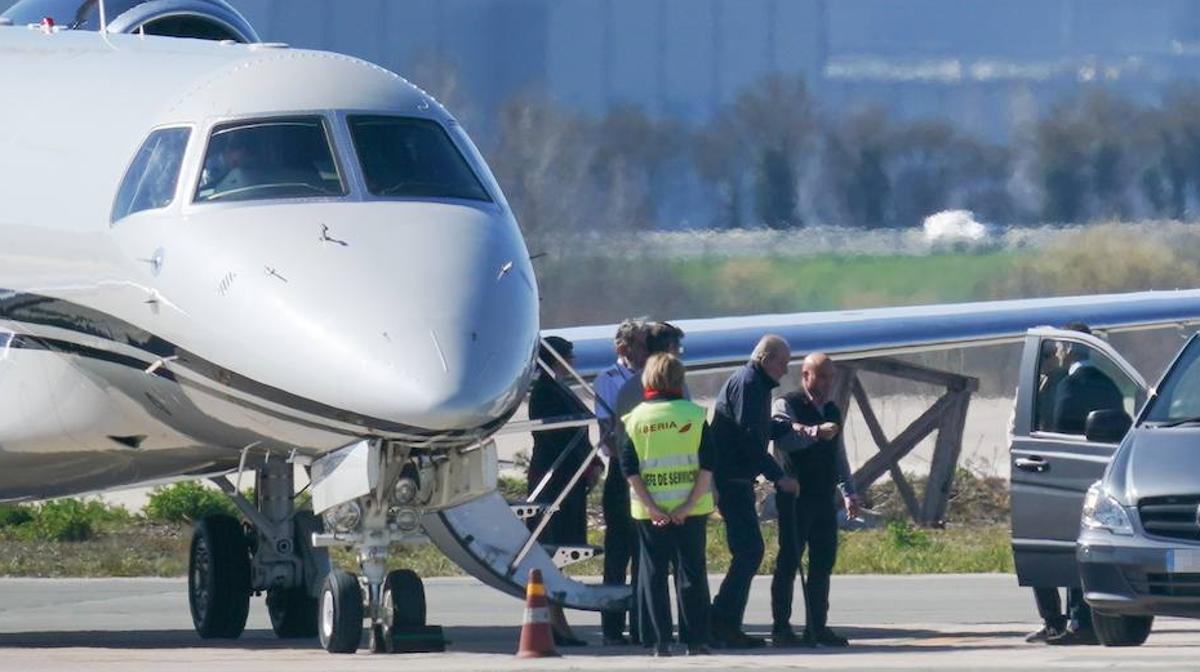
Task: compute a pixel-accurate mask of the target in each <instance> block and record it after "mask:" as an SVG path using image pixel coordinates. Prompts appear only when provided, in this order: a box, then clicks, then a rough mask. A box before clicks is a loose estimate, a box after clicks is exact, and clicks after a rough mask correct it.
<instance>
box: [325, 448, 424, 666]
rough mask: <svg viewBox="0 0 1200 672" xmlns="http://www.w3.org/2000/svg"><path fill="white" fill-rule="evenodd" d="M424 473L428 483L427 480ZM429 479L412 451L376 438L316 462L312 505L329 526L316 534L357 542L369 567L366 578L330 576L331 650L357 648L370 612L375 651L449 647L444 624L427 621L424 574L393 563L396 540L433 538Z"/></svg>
mask: <svg viewBox="0 0 1200 672" xmlns="http://www.w3.org/2000/svg"><path fill="white" fill-rule="evenodd" d="M325 459H328V460H329V461H328V462H325V461H324V460H325ZM422 480H424V481H425V482H426V485H427V487H425V488H422V487H421V486H420V482H421V481H422ZM429 480H431V479H430V478H428V477H426V478H425V479H422V478H421V477H420V475H419V473H418V469H417V467H416V466H415V465H414V463H413V462H412V461H410V460H409V459H408V452H407V451H406V450H404V449H403V448H401V447H396V446H390V445H381V444H379V443H376V442H363V443H361V444H358V445H356V446H352V447H350V448H348V449H346V450H345V451H344V452H341V453H337V454H335V455H332V456H330V457H329V458H323V459H322V460H320V461H318V462H317V463H314V464H313V506H314V507H315V508H316V509H317V510H318V511H322V512H323V516H324V518H325V522H326V527H327V528H328V529H329V530H330V532H327V533H324V534H317V535H314V537H313V541H314V543H315V544H316V545H317V546H321V547H325V546H351V547H354V548H356V549H357V550H358V562H359V567H360V569H361V571H362V576H361V578H360V577H356V576H354V575H353V574H349V573H346V572H340V573H334V574H331V575H330V576H329V577H328V578H327V579H326V581H325V585H324V587H323V589H322V594H321V626H320V636H321V644H322V645H323V646H324V647H325V648H326V650H328V651H330V652H331V653H351V652H353V651H354V650H355V649H356V648H357V646H358V642H359V640H360V639H361V637H362V630H363V627H364V625H363V619H364V617H365V619H366V621H367V624H366V628H367V634H368V641H367V645H368V648H369V649H370V650H371V651H372V652H374V653H393V652H411V651H441V650H443V648H444V643H443V640H442V636H441V629H440V628H431V627H427V626H426V624H425V589H424V586H423V585H422V583H421V579H420V577H418V576H417V575H416V573H415V572H412V571H410V570H394V571H392V572H388V570H387V558H388V547H389V546H390V545H391V544H393V543H424V542H425V541H426V538H425V535H424V534H423V533H422V531H421V522H420V518H421V517H420V512H419V507H420V506H421V505H423V503H424V502H425V501H426V500H427V499H428V496H429V493H430V487H429V486H430V485H431V484H429V483H428V481H429ZM352 586H353V587H354V590H351V587H352ZM356 591H357V593H356ZM354 594H357V595H358V599H357V600H355V599H354V598H353V595H354ZM350 642H353V645H351V644H350Z"/></svg>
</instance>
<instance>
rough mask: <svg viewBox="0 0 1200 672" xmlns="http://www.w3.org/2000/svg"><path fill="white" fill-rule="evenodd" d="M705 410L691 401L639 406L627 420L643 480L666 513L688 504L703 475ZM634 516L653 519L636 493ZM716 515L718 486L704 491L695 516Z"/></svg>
mask: <svg viewBox="0 0 1200 672" xmlns="http://www.w3.org/2000/svg"><path fill="white" fill-rule="evenodd" d="M705 415H706V414H705V411H704V408H702V407H700V406H698V405H696V404H693V403H692V402H690V401H687V400H685V399H675V400H672V401H660V402H649V403H645V402H644V403H642V404H640V405H638V407H637V408H635V409H633V411H631V412H630V413H629V414H628V415H626V416H625V417H623V418H621V421H622V422H623V423H624V425H625V432H626V433H627V434H628V436H629V438H630V439H631V440H632V441H633V449H634V452H636V453H637V457H638V464H639V467H640V474H641V476H642V480H643V481H645V483H646V489H647V490H649V491H650V496H651V497H653V498H654V503H655V504H657V505H658V508H660V509H662V510H663V511H666V512H668V513H669V512H670V511H671V510H672V509H674V508H675V507H677V506H679V505H681V504H683V503H684V502H686V501H687V498H688V496H689V495H691V494H692V485H693V484H694V483H695V482H696V476H697V475H698V474H699V473H700V436H701V432H702V431H703V428H704V419H705ZM630 500H631V501H630V513H631V515H632V516H633V517H634V518H635V519H637V520H650V512H649V511H648V510H647V509H646V507H645V506H643V505H642V503H641V501H639V500H638V498H637V494H636V493H633V492H632V491H631V492H630ZM712 511H713V496H712V488H711V486H710V488H709V491H708V492H706V493H704V496H703V497H701V498H700V501H698V502H696V506H695V508H694V509H692V512H691V514H690V515H693V516H700V515H707V514H709V513H712Z"/></svg>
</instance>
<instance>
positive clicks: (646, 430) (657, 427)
mask: <svg viewBox="0 0 1200 672" xmlns="http://www.w3.org/2000/svg"><path fill="white" fill-rule="evenodd" d="M678 426H679V425H677V424H675V421H674V420H672V421H670V422H652V423H650V424H648V425H642V428H641V432H642V434H652V433H654V432H661V431H665V430H668V429H675V428H676V427H678ZM689 426H690V423H689ZM684 429H686V427H685V428H684ZM680 431H683V430H680Z"/></svg>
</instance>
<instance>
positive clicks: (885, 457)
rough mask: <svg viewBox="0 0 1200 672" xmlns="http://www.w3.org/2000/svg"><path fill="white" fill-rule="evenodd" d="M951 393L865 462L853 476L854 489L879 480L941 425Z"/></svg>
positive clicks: (860, 488)
mask: <svg viewBox="0 0 1200 672" xmlns="http://www.w3.org/2000/svg"><path fill="white" fill-rule="evenodd" d="M954 400H955V396H954V393H953V392H947V393H946V394H944V395H942V396H941V397H939V398H938V400H937V401H935V402H933V405H932V406H930V407H929V408H927V409H926V410H925V412H924V413H922V414H921V415H920V416H919V417H918V418H917V419H916V420H913V421H912V424H910V425H909V426H908V427H906V428H905V429H904V431H902V432H900V434H899V435H897V436H896V438H895V439H892V440H891V441H890V442H888V445H887V447H886V448H884V449H882V450H880V451H879V452H878V453H875V454H874V455H872V456H871V459H869V460H867V462H866V464H864V465H863V466H862V467H860V468H859V470H858V471H857V472H856V473H855V474H854V487H855V488H856V489H858V490H859V492H862V491H864V490H866V488H868V487H870V486H871V484H872V483H874V482H875V481H877V480H879V477H880V476H882V475H883V473H884V472H885V471H888V470H889V468H890V467H891V465H893V464H895V463H897V462H899V461H900V460H901V459H902V458H903V457H904V456H905V455H907V454H909V453H910V452H912V449H913V448H916V446H917V444H918V443H920V442H921V440H922V439H924V438H925V437H926V436H929V434H930V433H931V432H932V431H933V430H934V429H936V428H937V427H938V425H939V424H941V419H942V415H943V414H944V413H945V412H946V409H947V408H948V407H950V406H951V404H953V403H954Z"/></svg>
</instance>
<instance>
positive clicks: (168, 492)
mask: <svg viewBox="0 0 1200 672" xmlns="http://www.w3.org/2000/svg"><path fill="white" fill-rule="evenodd" d="M142 512H143V513H145V514H146V517H147V518H149V519H150V520H155V521H158V522H163V523H190V522H192V521H195V520H198V519H200V518H203V517H204V516H208V515H213V514H218V513H224V514H228V515H231V516H236V515H237V508H236V507H235V506H234V505H233V502H232V501H230V499H229V498H228V497H226V496H225V493H223V492H220V491H218V490H214V489H212V488H207V487H205V486H204V485H202V484H200V483H198V482H196V481H186V482H183V483H175V484H174V485H167V486H159V487H157V488H155V489H154V490H153V491H152V492H151V493H150V498H149V501H147V502H146V506H145V507H144V508H143V509H142Z"/></svg>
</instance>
